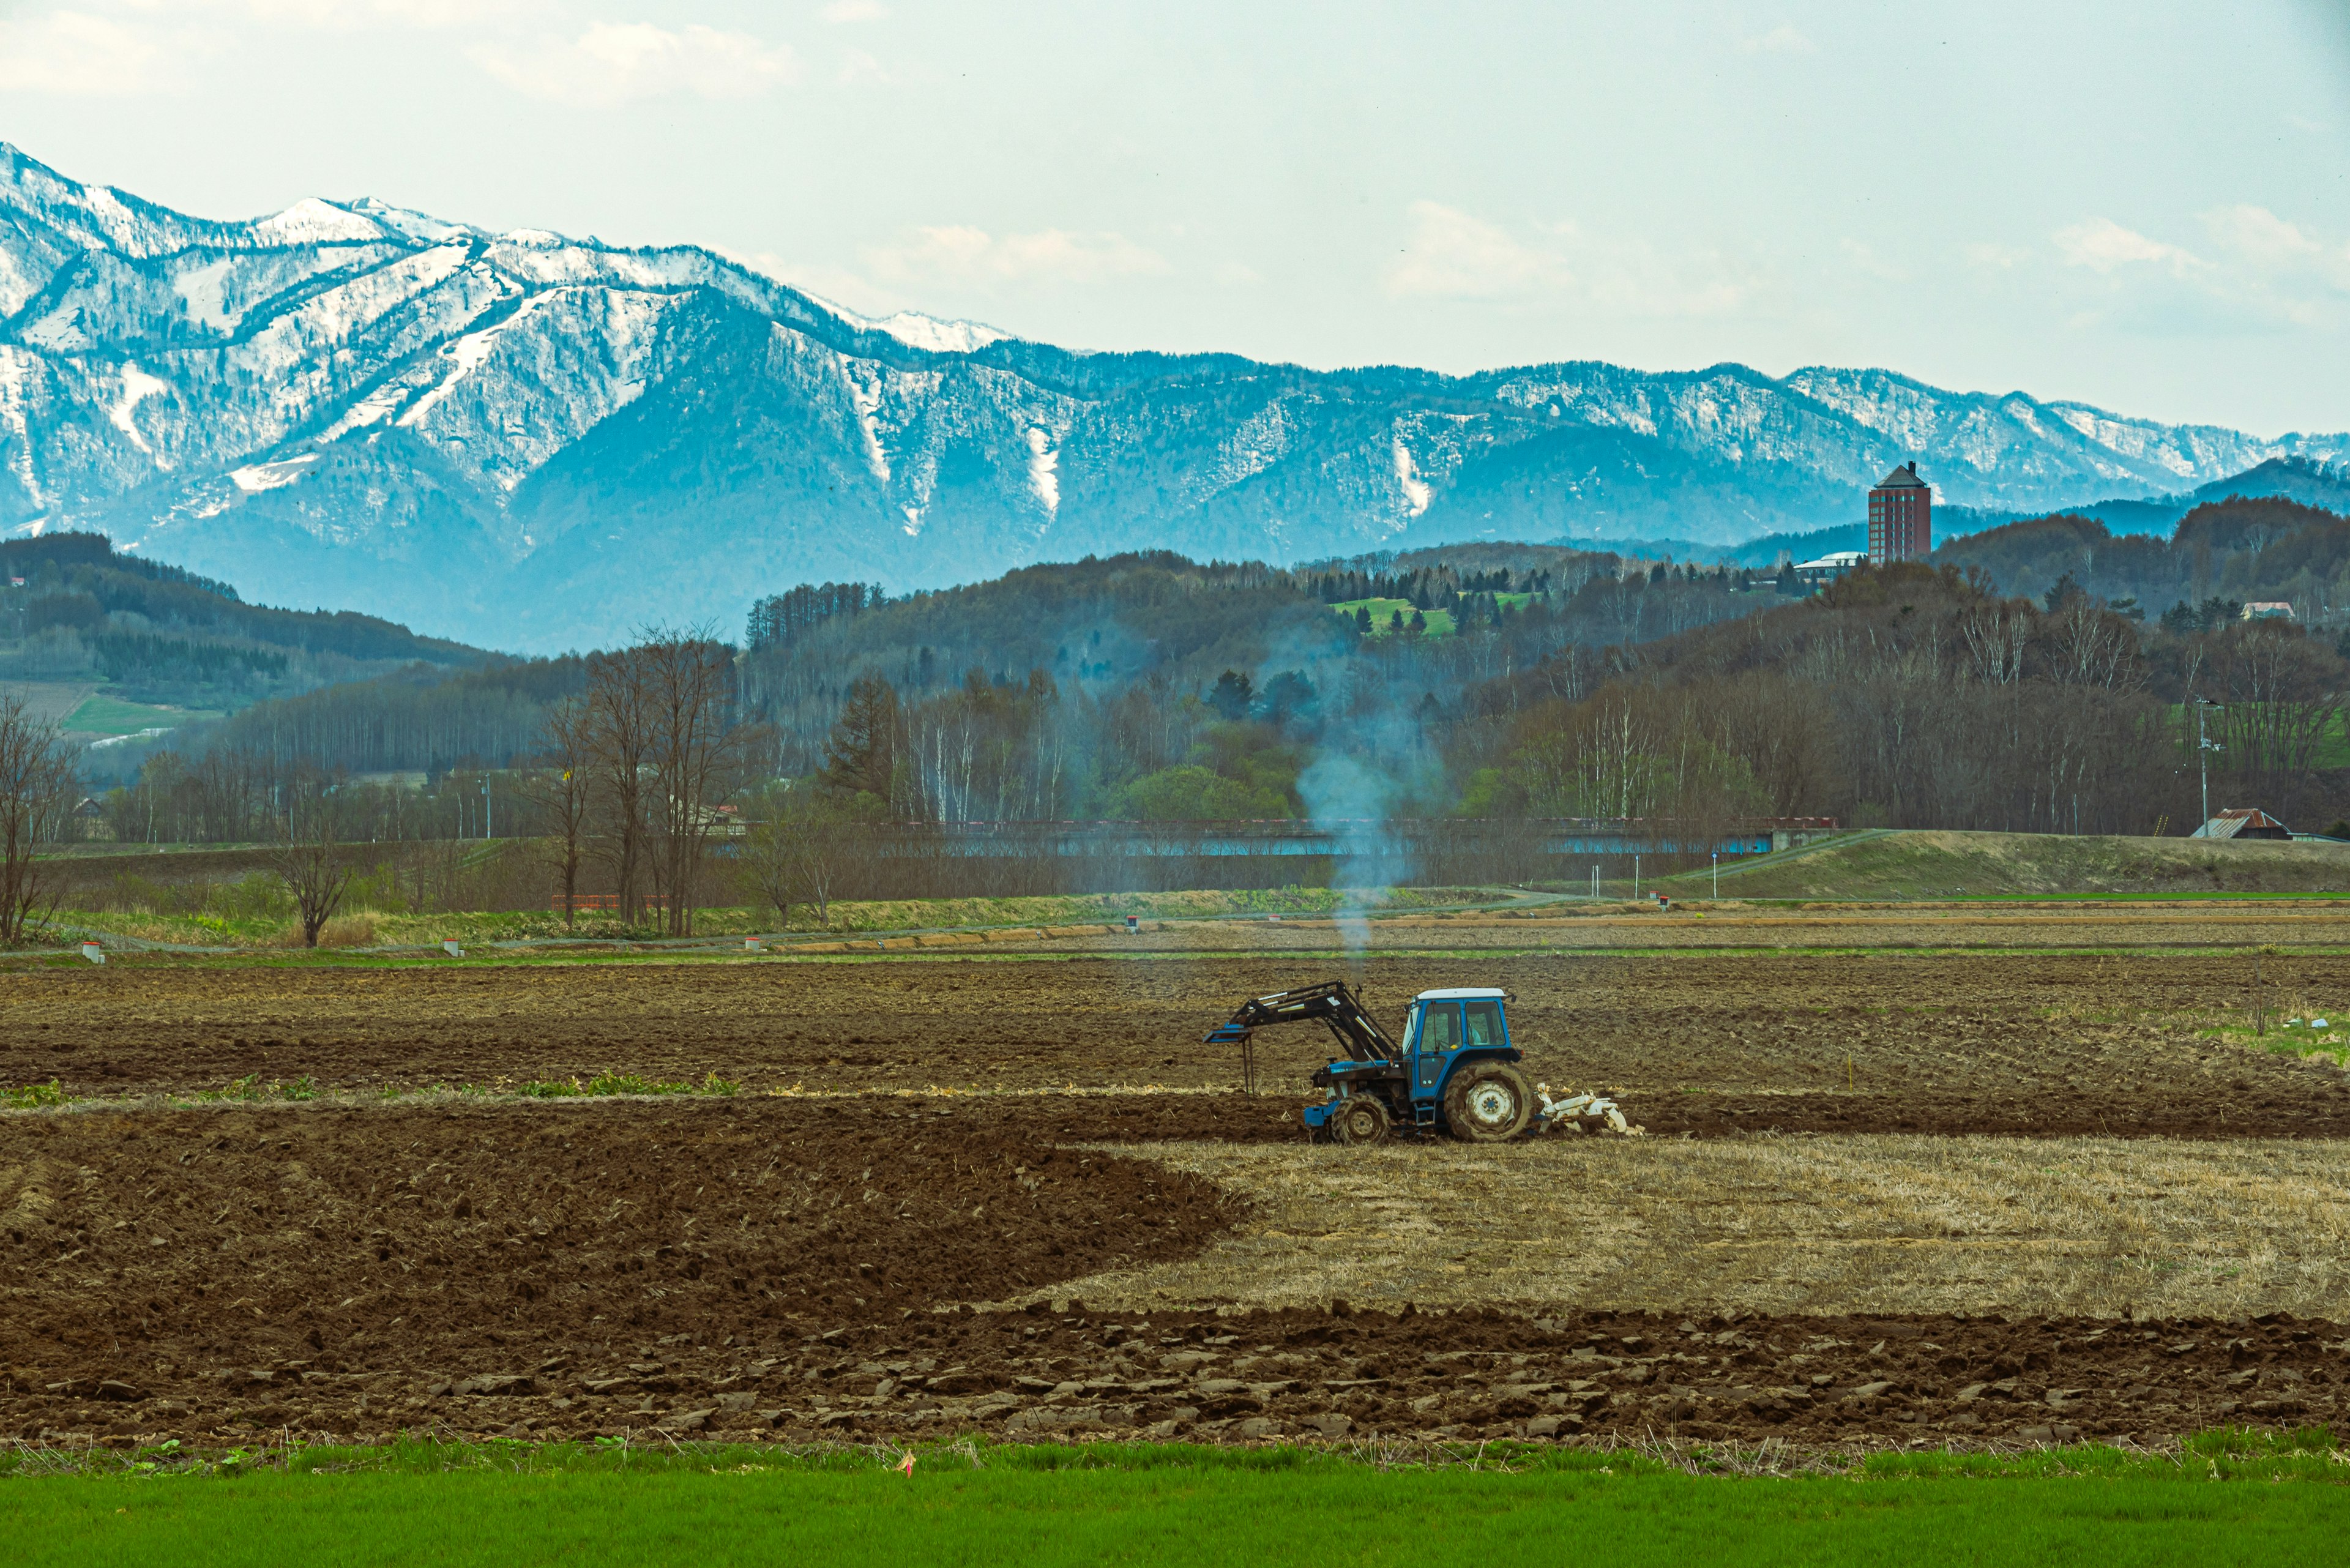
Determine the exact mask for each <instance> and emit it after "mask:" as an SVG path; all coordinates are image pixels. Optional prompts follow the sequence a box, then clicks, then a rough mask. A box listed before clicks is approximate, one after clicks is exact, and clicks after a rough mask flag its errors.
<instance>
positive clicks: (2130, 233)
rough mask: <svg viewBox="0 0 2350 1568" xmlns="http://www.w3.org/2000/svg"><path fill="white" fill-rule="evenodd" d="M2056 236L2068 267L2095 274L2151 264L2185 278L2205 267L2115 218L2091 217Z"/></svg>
mask: <svg viewBox="0 0 2350 1568" xmlns="http://www.w3.org/2000/svg"><path fill="white" fill-rule="evenodd" d="M2054 237H2055V240H2056V254H2059V255H2061V256H2063V257H2064V263H2065V265H2067V266H2085V267H2087V268H2088V269H2089V270H2090V271H2092V272H2106V273H2109V272H2112V271H2114V270H2115V269H2116V267H2126V266H2135V265H2138V264H2140V263H2148V264H2151V265H2157V266H2159V267H2162V268H2163V269H2165V270H2166V271H2168V272H2169V273H2171V274H2173V275H2179V276H2183V275H2186V274H2188V273H2189V272H2193V271H2195V270H2196V269H2198V268H2199V267H2201V266H2203V265H2205V264H2204V263H2203V262H2202V261H2200V260H2199V259H2198V258H2197V257H2196V256H2195V255H2194V254H2193V253H2191V252H2189V251H2185V250H2181V249H2180V248H2179V247H2178V246H2177V245H2173V244H2165V243H2163V242H2162V241H2160V240H2155V239H2148V238H2147V236H2146V235H2144V234H2139V233H2138V232H2137V230H2136V229H2126V228H2124V227H2122V226H2121V225H2120V224H2119V223H2115V222H2114V221H2113V220H2112V219H2111V218H2091V219H2089V220H2088V221H2087V222H2085V223H2074V224H2072V225H2071V226H2069V227H2066V228H2062V229H2059V230H2057V231H2056V234H2055V236H2054Z"/></svg>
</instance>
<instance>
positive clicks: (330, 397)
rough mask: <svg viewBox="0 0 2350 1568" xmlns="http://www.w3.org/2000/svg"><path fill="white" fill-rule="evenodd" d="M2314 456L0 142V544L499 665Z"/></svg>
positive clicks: (1825, 379) (1847, 513)
mask: <svg viewBox="0 0 2350 1568" xmlns="http://www.w3.org/2000/svg"><path fill="white" fill-rule="evenodd" d="M2345 453H2350V437H2345V436H2340V435H2318V436H2309V435H2303V434H2300V433H2295V434H2292V435H2288V436H2284V437H2280V438H2277V439H2276V440H2274V441H2267V440H2262V439H2261V438H2257V437H2254V436H2251V435H2247V434H2244V433H2243V432H2241V431H2229V430H2226V429H2224V428H2222V427H2218V426H2209V425H2167V424H2162V423H2160V422H2158V421H2146V420H2135V419H2132V418H2129V417H2127V416H2124V415H2119V414H2115V413H2112V412H2110V411H2109V410H2100V409H2095V408H2092V407H2090V406H2088V405H2086V404H2081V403H2075V402H2064V401H2055V402H2044V401H2040V400H2034V399H2032V398H2030V397H2028V396H2026V395H2025V394H2022V393H2021V392H2008V393H2001V394H1989V393H1971V392H1958V393H1954V392H1949V391H1944V390H1942V389H1936V388H1932V387H1930V386H1928V385H1927V384H1925V383H1923V382H1921V381H1918V380H1916V379H1912V378H1908V377H1906V376H1903V375H1900V374H1899V373H1898V372H1893V371H1887V370H1871V369H1835V368H1827V367H1810V368H1806V369H1800V370H1797V371H1794V372H1791V373H1790V374H1789V375H1787V376H1785V377H1779V378H1773V377H1770V376H1767V375H1765V374H1763V372H1761V371H1758V370H1754V369H1751V368H1749V367H1745V366H1742V365H1734V364H1722V365H1716V366H1712V367H1708V368H1706V369H1700V370H1684V371H1645V370H1638V369H1627V368H1625V367H1621V366H1613V365H1607V364H1604V363H1602V362H1599V361H1594V360H1567V361H1559V362H1555V363H1552V364H1547V365H1534V366H1520V367H1513V368H1505V369H1495V370H1489V371H1482V372H1477V373H1474V374H1471V375H1468V376H1447V375H1443V374H1440V373H1439V372H1435V371H1430V370H1425V369H1414V368H1411V367H1400V366H1370V367H1362V368H1357V369H1346V370H1336V371H1321V370H1314V369H1306V368H1304V367H1298V366H1290V365H1279V364H1268V363H1263V362H1260V361H1255V360H1251V359H1248V358H1244V357H1242V356H1239V355H1233V354H1216V353H1207V354H1165V353H1159V352H1155V351H1149V350H1143V351H1132V352H1127V351H1096V352H1082V353H1081V352H1077V351H1074V350H1070V349H1066V348H1057V347H1055V346H1054V345H1051V344H1045V343H1039V342H1035V341H1033V340H1030V339H1025V338H1022V337H1017V336H1014V335H1009V334H1003V333H1001V332H1000V330H999V329H997V328H993V327H985V326H983V325H982V324H978V323H973V322H958V321H944V320H941V319H939V318H934V317H922V316H920V315H918V314H915V313H900V314H899V315H898V316H895V317H888V318H882V319H875V318H871V317H862V316H859V315H857V314H856V313H854V312H851V311H847V310H845V309H843V308H842V307H839V306H834V305H832V304H831V303H830V302H828V301H825V300H823V299H821V298H819V297H818V296H814V295H811V294H808V293H806V292H805V291H802V290H799V289H795V288H793V287H792V286H789V285H787V284H785V283H781V282H778V281H776V280H775V279H773V278H769V277H766V276H764V275H762V274H759V273H757V272H755V271H754V270H753V269H751V268H748V267H746V266H744V265H742V264H740V263H738V262H734V261H732V260H730V259H728V258H726V257H724V256H723V255H720V254H717V253H714V252H712V251H708V250H705V249H702V248H700V247H696V246H691V245H677V246H655V247H635V248H629V247H618V246H610V245H606V244H602V243H601V242H599V241H596V240H593V239H587V240H578V239H570V238H567V237H565V236H562V235H559V234H553V233H551V232H548V231H545V230H532V229H516V230H509V231H505V232H504V233H500V234H492V233H490V232H489V231H486V230H484V229H481V228H478V227H476V226H474V225H471V224H466V223H456V222H452V221H450V220H444V219H441V218H436V217H432V216H431V215H429V214H426V213H420V212H416V211H414V210H412V209H409V208H405V207H400V206H396V205H393V204H391V203H390V202H383V201H380V200H377V199H375V198H362V199H359V200H356V201H352V202H328V201H324V200H321V199H318V198H308V199H306V200H305V201H303V202H296V203H295V204H294V205H293V206H290V207H288V208H286V210H284V211H283V212H280V213H273V214H268V215H266V216H265V217H262V218H257V219H251V220H244V221H241V222H228V221H220V220H212V219H203V218H195V217H191V216H189V215H187V214H183V213H176V212H173V211H172V210H171V209H169V208H166V207H162V206H160V205H158V204H156V203H153V202H147V201H144V200H142V199H141V198H139V197H137V196H135V195H132V194H130V193H127V192H119V191H115V190H113V189H111V188H109V187H98V186H88V185H83V184H80V183H78V182H74V181H72V180H70V179H68V177H66V176H64V175H62V174H58V173H57V172H56V171H53V170H50V169H48V168H47V166H46V165H43V164H40V163H39V162H37V161H35V160H33V159H31V158H29V157H27V156H26V155H25V154H23V153H22V152H20V151H17V150H16V149H15V148H13V147H11V146H8V145H7V144H6V143H5V142H0V534H6V533H16V534H22V533H26V532H34V531H38V530H41V529H46V528H51V527H58V528H66V527H71V528H96V529H99V530H101V531H103V532H105V533H107V534H108V535H110V536H111V537H113V538H115V539H116V540H118V541H119V542H120V543H122V544H123V545H125V546H126V547H130V548H136V549H144V550H148V551H150V552H161V553H166V554H169V555H170V556H172V558H173V559H175V560H178V561H181V562H182V563H183V564H185V565H187V566H190V567H191V568H192V569H193V570H197V571H200V572H203V573H206V574H208V575H211V576H222V577H227V578H230V579H232V580H234V581H236V582H237V583H239V585H240V586H241V587H244V589H245V591H246V592H248V593H249V594H253V595H255V596H256V597H264V598H268V599H270V600H272V601H274V602H286V603H302V602H310V603H321V604H324V603H353V604H360V605H365V606H366V607H368V608H369V610H371V611H373V612H375V613H379V614H383V615H387V616H392V617H395V618H400V619H402V620H405V621H407V622H409V623H410V624H412V625H415V626H417V627H418V628H420V629H430V630H432V631H434V632H436V633H441V634H443V635H448V636H454V637H462V638H464V639H467V640H470V641H474V642H484V643H489V644H492V645H495V646H502V647H510V648H516V649H555V648H561V647H570V646H581V645H586V644H591V643H596V642H602V641H608V640H610V639H611V638H612V637H613V636H615V635H616V634H618V633H620V632H623V631H625V630H627V629H628V628H629V627H631V626H633V625H635V624H639V623H641V622H644V621H648V620H671V621H695V620H702V619H709V620H712V621H717V622H720V623H722V624H727V625H731V624H733V622H734V621H735V620H736V619H738V618H739V616H740V614H741V612H742V610H743V607H746V606H747V605H748V603H749V602H750V600H751V599H753V598H754V597H757V596H758V595H759V594H760V593H763V592H765V591H769V590H771V589H773V588H775V587H780V586H785V585H787V584H788V583H790V582H793V581H798V580H802V579H815V578H818V577H827V576H830V577H838V578H851V577H853V578H856V579H857V580H861V581H869V580H879V581H882V582H885V583H887V584H888V585H889V587H892V588H893V589H898V590H903V589H906V588H910V587H937V586H942V585H945V584H948V583H952V582H958V581H968V580H972V579H973V578H976V577H982V576H990V575H993V574H994V573H998V572H1001V571H1003V570H1005V569H1007V568H1009V567H1012V566H1019V565H1022V564H1025V563H1027V562H1032V561H1037V560H1045V559H1073V558H1076V557H1077V556H1083V555H1088V554H1093V555H1103V554H1112V553H1116V552H1118V551H1124V550H1131V549H1146V548H1168V549H1174V550H1179V551H1181V552H1183V553H1185V554H1187V555H1191V556H1195V557H1201V558H1205V557H1210V556H1225V557H1228V558H1243V557H1261V558H1264V559H1268V560H1273V561H1276V562H1283V561H1296V560H1303V559H1308V558H1315V557H1319V556H1336V555H1345V554H1351V553H1355V552H1358V551H1362V550H1367V549H1379V548H1401V549H1408V548H1412V547H1417V546H1420V545H1435V544H1442V543H1447V542H1456V541H1465V540H1473V539H1479V538H1504V537H1507V538H1521V539H1564V540H1566V541H1567V542H1570V543H1572V542H1575V541H1576V540H1578V539H1587V538H1596V537H1602V536H1607V537H1627V536H1632V537H1638V536H1648V537H1672V538H1690V539H1693V540H1696V541H1697V542H1699V543H1700V544H1706V545H1727V544H1731V543H1734V542H1735V541H1737V540H1739V539H1742V538H1746V537H1752V536H1755V535H1766V534H1772V533H1791V532H1804V531H1808V530H1811V529H1815V528H1817V527H1820V526H1824V525H1832V524H1840V523H1846V522H1849V521H1851V520H1853V518H1854V517H1855V516H1856V514H1857V513H1858V511H1859V509H1860V505H1861V492H1862V491H1863V490H1865V488H1866V485H1867V484H1868V483H1872V482H1873V481H1874V479H1875V478H1876V477H1877V474H1879V473H1881V472H1884V470H1885V469H1886V468H1888V467H1890V466H1892V465H1893V463H1894V462H1898V461H1906V460H1909V459H1916V460H1917V461H1918V462H1919V463H1920V466H1921V468H1922V469H1923V470H1925V471H1926V472H1928V473H1929V474H1930V475H1931V476H1932V477H1933V478H1934V480H1935V482H1936V484H1937V488H1938V492H1939V493H1940V494H1941V495H1942V497H1943V498H1944V499H1946V500H1948V501H1950V502H1953V503H1956V504H1962V505H1969V506H1976V507H1981V508H1984V509H1989V510H2009V511H2016V512H2019V513H2022V512H2030V511H2035V510H2053V509H2055V508H2058V507H2061V506H2064V505H2066V504H2077V503H2080V502H2082V501H2084V500H2085V499H2086V498H2089V497H2096V498H2100V499H2112V498H2121V499H2130V498H2135V497H2155V496H2166V497H2167V496H2169V495H2173V494H2177V493H2182V492H2184V491H2187V490H2189V489H2191V488H2193V487H2194V486H2196V485H2199V484H2201V483H2208V482H2210V481H2211V480H2215V479H2219V478H2221V477H2223V476H2224V475H2226V474H2228V473H2230V472H2239V471H2241V470H2243V469H2248V468H2251V467H2253V466H2254V465H2256V464H2257V463H2259V462H2265V461H2269V460H2272V459H2275V458H2280V457H2292V456H2300V457H2309V458H2313V459H2316V460H2319V461H2324V460H2330V459H2334V458H2337V457H2340V456H2342V455H2344V454H2345Z"/></svg>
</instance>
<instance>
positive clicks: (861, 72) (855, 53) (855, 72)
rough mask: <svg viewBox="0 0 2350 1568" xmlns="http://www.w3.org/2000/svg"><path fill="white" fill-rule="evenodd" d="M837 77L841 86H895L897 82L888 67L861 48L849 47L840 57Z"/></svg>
mask: <svg viewBox="0 0 2350 1568" xmlns="http://www.w3.org/2000/svg"><path fill="white" fill-rule="evenodd" d="M839 78H840V85H841V86H843V87H895V86H896V85H897V83H898V78H897V76H896V74H895V73H893V72H892V71H891V70H890V69H889V67H887V66H885V65H883V64H882V63H881V62H880V61H879V59H877V58H875V57H873V56H871V55H869V54H868V53H866V52H865V51H864V50H863V49H851V50H849V51H848V53H847V55H846V56H844V57H842V59H841V62H840V71H839Z"/></svg>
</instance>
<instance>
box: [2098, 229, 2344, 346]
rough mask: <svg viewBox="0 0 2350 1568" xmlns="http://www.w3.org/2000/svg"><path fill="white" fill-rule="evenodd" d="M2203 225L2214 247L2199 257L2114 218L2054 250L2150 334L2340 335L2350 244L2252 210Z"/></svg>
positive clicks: (2111, 306) (2116, 312)
mask: <svg viewBox="0 0 2350 1568" xmlns="http://www.w3.org/2000/svg"><path fill="white" fill-rule="evenodd" d="M2199 222H2200V223H2201V225H2202V228H2203V232H2204V234H2205V236H2206V238H2207V239H2208V240H2209V242H2210V243H2209V244H2208V246H2206V247H2204V248H2203V249H2202V250H2201V251H2200V252H2197V251H2190V250H2189V249H2187V248H2186V247H2185V246H2183V245H2180V244H2174V243H2172V242H2170V241H2168V240H2163V239H2157V238H2155V237H2153V236H2150V235H2147V234H2139V233H2138V232H2137V231H2136V230H2134V229H2127V228H2124V227H2123V226H2122V225H2120V224H2119V223H2114V222H2113V221H2111V220H2110V219H2106V218H2095V219H2091V220H2088V221H2086V222H2084V223H2075V224H2073V225H2072V226H2071V227H2069V228H2065V229H2062V230H2059V231H2058V232H2057V234H2056V236H2055V239H2056V248H2057V252H2058V254H2060V255H2061V256H2063V257H2064V261H2065V262H2066V264H2067V265H2072V266H2076V267H2084V268H2086V269H2087V270H2089V271H2091V272H2093V273H2095V274H2098V275H2100V276H2101V278H2102V279H2103V280H2104V282H2103V284H2102V287H2103V289H2104V290H2105V293H2106V297H2107V300H2108V302H2109V303H2108V306H2106V309H2108V310H2110V312H2111V313H2112V314H2113V316H2114V317H2115V318H2116V319H2117V320H2120V321H2123V322H2125V323H2127V324H2129V325H2132V326H2134V327H2137V328H2139V329H2141V330H2144V331H2147V332H2152V333H2177V332H2190V331H2191V332H2202V331H2223V332H2241V331H2248V330H2249V331H2277V330H2282V329H2287V328H2293V327H2307V328H2314V329H2322V330H2332V329H2334V328H2336V327H2341V326H2343V325H2344V324H2345V320H2350V245H2344V244H2336V243H2333V242H2329V241H2326V240H2324V239H2322V238H2320V237H2319V236H2318V235H2316V234H2312V233H2310V232H2309V231H2308V230H2306V229H2304V228H2303V227H2302V226H2301V225H2300V224H2298V223H2293V222H2292V221H2290V220H2288V219H2285V218H2281V217H2279V216H2278V215H2277V214H2276V213H2272V212H2271V211H2270V210H2269V209H2267V208H2266V207H2258V206H2252V205H2251V204H2249V203H2239V204H2236V205H2232V206H2225V207H2214V208H2212V209H2210V211H2208V212H2205V213H2200V214H2199ZM2101 314H2102V313H2101V312H2093V313H2091V315H2090V316H2089V317H2086V319H2089V320H2095V319H2098V318H2099V317H2100V315H2101Z"/></svg>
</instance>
